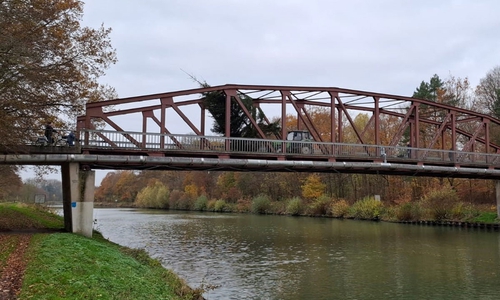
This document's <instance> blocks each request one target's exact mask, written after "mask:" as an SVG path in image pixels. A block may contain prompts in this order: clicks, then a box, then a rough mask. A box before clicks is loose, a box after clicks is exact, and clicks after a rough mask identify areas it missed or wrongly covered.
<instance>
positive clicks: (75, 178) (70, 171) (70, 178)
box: [61, 163, 95, 237]
mask: <svg viewBox="0 0 500 300" xmlns="http://www.w3.org/2000/svg"><path fill="white" fill-rule="evenodd" d="M61 173H62V184H63V198H64V199H63V210H64V224H65V228H66V230H68V231H71V232H73V233H78V234H81V235H84V236H86V237H92V229H93V222H94V218H93V216H94V215H93V214H94V186H95V172H94V171H91V170H88V171H84V170H80V165H79V164H78V163H68V164H65V165H63V166H62V168H61ZM70 223H71V226H70V225H69V224H70ZM68 227H71V228H68Z"/></svg>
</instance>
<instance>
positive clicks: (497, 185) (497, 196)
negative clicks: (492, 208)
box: [495, 180, 500, 218]
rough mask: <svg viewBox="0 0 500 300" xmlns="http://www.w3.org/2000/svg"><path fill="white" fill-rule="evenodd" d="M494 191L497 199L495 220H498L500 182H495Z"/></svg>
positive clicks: (499, 211) (499, 212) (499, 216)
mask: <svg viewBox="0 0 500 300" xmlns="http://www.w3.org/2000/svg"><path fill="white" fill-rule="evenodd" d="M495 190H496V198H497V218H500V180H497V181H495Z"/></svg>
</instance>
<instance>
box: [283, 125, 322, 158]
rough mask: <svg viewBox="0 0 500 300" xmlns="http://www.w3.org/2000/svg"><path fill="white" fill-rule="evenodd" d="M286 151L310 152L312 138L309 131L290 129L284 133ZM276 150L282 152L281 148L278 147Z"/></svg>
mask: <svg viewBox="0 0 500 300" xmlns="http://www.w3.org/2000/svg"><path fill="white" fill-rule="evenodd" d="M286 140H287V141H288V142H287V143H286V153H302V154H312V153H313V147H312V143H311V142H313V139H312V136H311V133H310V132H309V131H307V130H291V131H289V132H288V134H287V135H286ZM278 152H283V151H282V149H281V148H280V149H278Z"/></svg>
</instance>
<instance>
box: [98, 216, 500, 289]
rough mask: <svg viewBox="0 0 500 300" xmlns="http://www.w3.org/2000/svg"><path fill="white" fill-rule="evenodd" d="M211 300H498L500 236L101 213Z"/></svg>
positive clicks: (113, 232) (114, 234)
mask: <svg viewBox="0 0 500 300" xmlns="http://www.w3.org/2000/svg"><path fill="white" fill-rule="evenodd" d="M94 218H95V219H97V229H98V230H100V231H101V232H102V233H103V235H104V236H105V237H106V238H109V239H110V240H112V241H114V242H116V243H119V244H121V245H125V246H129V247H133V248H144V249H146V250H147V251H148V252H149V253H150V255H151V256H152V257H155V258H157V259H159V260H160V261H161V262H162V264H163V265H164V266H165V267H167V268H169V269H171V270H173V271H174V272H176V273H177V274H179V275H180V276H181V277H183V278H184V279H186V281H187V282H188V283H189V285H191V286H193V287H198V286H200V285H202V284H210V285H217V286H220V287H219V288H217V289H215V290H213V291H208V292H207V293H206V294H205V295H204V296H205V297H206V298H207V299H386V298H398V299H498V295H499V293H500V274H499V266H500V260H499V259H500V255H499V254H500V252H499V240H500V239H499V233H498V232H494V231H484V230H477V229H475V230H474V229H464V228H451V227H426V226H413V225H400V224H389V223H373V222H363V221H350V220H347V221H341V220H334V219H323V218H294V217H281V216H257V215H236V214H210V213H186V212H159V211H151V210H123V209H120V210H119V209H96V210H95V213H94Z"/></svg>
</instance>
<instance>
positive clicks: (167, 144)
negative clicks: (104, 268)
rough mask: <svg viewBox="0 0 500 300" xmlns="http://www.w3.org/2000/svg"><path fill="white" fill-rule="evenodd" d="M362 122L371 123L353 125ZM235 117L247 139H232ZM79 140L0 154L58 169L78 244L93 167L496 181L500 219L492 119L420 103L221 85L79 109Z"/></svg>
mask: <svg viewBox="0 0 500 300" xmlns="http://www.w3.org/2000/svg"><path fill="white" fill-rule="evenodd" d="M214 96H215V98H216V99H217V101H219V102H221V103H222V104H223V107H224V109H223V110H222V111H223V115H222V119H223V120H224V121H223V123H224V124H225V125H226V126H224V127H223V128H224V134H223V135H222V136H213V135H210V134H207V128H208V127H209V126H210V120H211V119H210V118H207V113H209V107H207V101H206V100H207V97H212V98H213V97H214ZM249 100H250V101H251V105H248V101H249ZM245 104H247V105H245ZM361 113H363V114H364V115H363V116H364V117H366V118H367V119H368V120H365V122H357V121H356V120H357V119H356V117H357V116H360V114H361ZM289 115H293V116H294V118H287V116H289ZM235 116H238V117H240V118H243V119H244V120H245V125H246V126H248V127H249V128H251V129H252V130H254V131H255V132H256V138H253V139H245V138H240V137H235V136H231V132H233V131H232V129H234V128H231V126H236V125H235V123H232V121H234V118H235ZM325 116H326V117H325ZM287 119H289V120H292V119H293V120H294V121H293V122H294V124H290V122H288V123H287ZM276 122H278V123H276ZM273 124H274V125H276V124H277V125H279V126H277V128H280V130H279V132H274V134H272V135H270V134H266V133H265V132H264V131H263V129H262V128H263V127H265V126H271V125H273ZM287 129H297V130H307V131H308V132H309V133H310V134H311V135H312V137H313V140H312V141H307V142H304V141H287V140H286V135H287ZM77 136H78V137H79V141H78V143H77V145H76V146H75V147H55V146H46V147H40V146H34V145H24V146H17V147H6V148H4V149H0V152H3V153H1V154H0V164H14V165H20V164H26V165H60V166H61V171H62V179H63V180H62V181H63V196H64V197H63V198H64V201H63V208H64V216H65V228H66V229H67V230H68V231H73V232H80V233H83V234H84V235H87V236H91V235H92V210H93V193H94V184H93V181H94V176H95V174H94V172H91V170H93V169H108V170H118V169H131V170H220V171H224V170H232V171H260V172H337V173H368V174H387V175H407V176H434V177H459V178H482V179H496V180H497V181H496V193H497V212H498V214H500V180H498V179H500V120H497V119H495V118H492V117H490V116H487V115H484V114H480V113H477V112H474V111H470V110H466V109H462V108H458V107H454V106H449V105H446V104H443V103H436V102H431V101H426V100H422V99H416V98H411V97H405V96H397V95H388V94H381V93H373V92H366V91H357V90H349V89H342V88H336V87H290V86H262V85H236V84H228V85H222V86H214V87H207V88H198V89H191V90H184V91H175V92H167V93H161V94H154V95H144V96H138V97H130V98H122V99H113V100H107V101H101V102H94V103H87V105H86V113H85V115H84V116H81V117H78V119H77ZM407 142H408V144H407ZM293 149H306V150H300V151H296V150H293Z"/></svg>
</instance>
